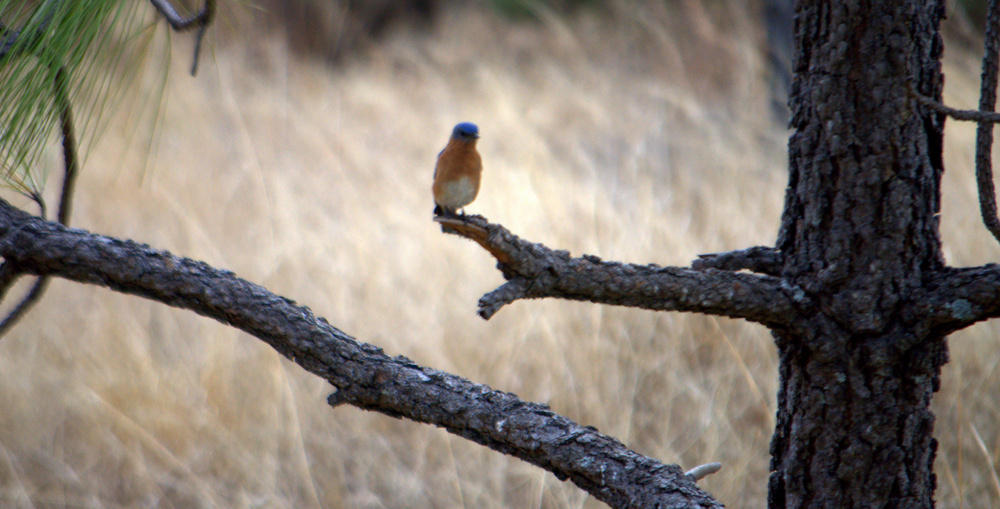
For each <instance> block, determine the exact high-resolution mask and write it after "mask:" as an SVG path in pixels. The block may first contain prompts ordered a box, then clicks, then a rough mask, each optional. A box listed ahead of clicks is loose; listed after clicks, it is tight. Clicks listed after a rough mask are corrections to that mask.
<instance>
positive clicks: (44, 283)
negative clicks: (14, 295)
mask: <svg viewBox="0 0 1000 509" xmlns="http://www.w3.org/2000/svg"><path fill="white" fill-rule="evenodd" d="M48 286H49V278H48V276H39V278H38V279H37V280H35V284H34V286H32V287H31V290H29V291H28V294H27V295H25V296H24V298H22V299H21V302H19V303H18V304H17V306H15V307H14V309H12V310H11V311H10V313H8V314H7V316H6V317H4V319H3V321H2V322H0V337H3V336H4V335H5V334H7V332H9V331H10V329H12V328H13V327H14V326H15V325H17V322H18V321H20V320H21V318H23V317H24V315H25V313H27V312H28V310H30V309H31V307H32V306H34V305H35V303H36V302H38V301H39V299H41V298H42V295H43V294H44V293H45V289H46V288H48Z"/></svg>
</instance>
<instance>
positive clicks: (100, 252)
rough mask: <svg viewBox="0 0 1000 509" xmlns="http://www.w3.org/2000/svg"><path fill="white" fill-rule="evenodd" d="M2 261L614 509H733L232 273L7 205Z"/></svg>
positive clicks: (587, 435) (643, 461) (651, 464)
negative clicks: (271, 356) (195, 330)
mask: <svg viewBox="0 0 1000 509" xmlns="http://www.w3.org/2000/svg"><path fill="white" fill-rule="evenodd" d="M0 256H3V257H4V259H6V260H7V261H9V262H11V263H14V264H16V265H17V267H18V268H19V269H20V270H24V271H25V272H27V273H31V274H36V275H39V276H57V277H62V278H65V279H69V280H72V281H77V282H81V283H89V284H96V285H101V286H106V287H108V288H111V289H113V290H116V291H119V292H123V293H128V294H132V295H138V296H141V297H145V298H148V299H152V300H156V301H158V302H162V303H164V304H168V305H171V306H175V307H179V308H183V309H188V310H191V311H194V312H196V313H198V314H201V315H204V316H208V317H210V318H214V319H216V320H218V321H220V322H223V323H227V324H230V325H232V326H234V327H237V328H239V329H241V330H243V331H245V332H247V333H249V334H252V335H254V336H256V337H257V338H260V339H261V340H263V341H265V342H267V343H268V344H269V345H271V346H272V347H274V349H276V350H277V351H278V352H280V353H281V354H282V355H284V356H286V357H288V358H290V359H292V360H293V361H295V362H296V363H298V364H299V365H301V366H302V367H303V368H305V369H306V370H308V371H310V372H312V373H314V374H316V375H319V376H321V377H323V378H324V379H326V380H327V381H329V382H330V383H331V384H333V385H334V386H335V387H336V388H337V392H336V394H335V395H334V396H332V397H331V398H330V403H331V404H341V403H348V404H351V405H354V406H357V407H359V408H363V409H366V410H374V411H378V412H381V413H384V414H386V415H390V416H393V417H405V418H408V419H412V420H414V421H417V422H423V423H429V424H434V425H436V426H440V427H443V428H445V429H447V430H448V431H449V432H451V433H454V434H456V435H459V436H462V437H465V438H468V439H469V440H472V441H475V442H477V443H479V444H482V445H485V446H487V447H490V448H492V449H494V450H496V451H499V452H503V453H505V454H510V455H513V456H516V457H518V458H520V459H523V460H525V461H528V462H530V463H533V464H535V465H538V466H540V467H542V468H544V469H546V470H548V471H550V472H552V473H554V474H555V475H556V477H558V478H559V479H564V480H565V479H570V480H572V481H573V482H574V483H575V484H576V485H577V486H579V487H581V488H582V489H584V490H586V491H588V492H589V493H590V494H592V495H593V496H594V497H596V498H598V499H600V500H602V501H604V502H606V503H608V504H609V505H611V506H613V507H722V506H721V504H719V503H718V502H716V501H715V500H714V499H712V497H711V496H710V495H708V494H707V493H705V492H704V491H702V490H701V489H700V488H698V487H697V485H696V484H695V483H694V481H693V479H692V478H691V477H688V476H686V475H685V474H684V472H682V471H681V469H680V468H679V467H678V466H676V465H665V464H663V463H661V462H659V461H657V460H655V459H652V458H648V457H645V456H642V455H640V454H637V453H635V452H633V451H630V450H629V449H628V448H626V447H625V446H624V445H623V444H622V443H621V442H619V441H617V440H615V439H614V438H612V437H609V436H606V435H603V434H601V433H600V432H598V431H597V430H596V429H594V428H592V427H585V426H581V425H579V424H577V423H575V422H573V421H571V420H570V419H567V418H566V417H562V416H560V415H557V414H555V413H554V412H552V411H551V410H550V409H549V408H548V407H547V406H545V405H540V404H536V403H528V402H525V401H523V400H521V399H519V398H517V397H516V396H515V395H513V394H509V393H504V392H500V391H495V390H492V389H490V388H489V387H486V386H483V385H478V384H474V383H472V382H470V381H468V380H466V379H463V378H460V377H457V376H455V375H451V374H448V373H444V372H441V371H437V370H434V369H430V368H424V367H421V366H418V365H416V364H414V363H413V362H412V361H410V360H409V359H406V358H405V357H395V358H391V357H389V356H387V355H386V354H385V353H384V352H382V350H381V349H379V348H377V347H375V346H372V345H368V344H364V343H359V342H357V341H356V340H355V339H354V338H352V337H350V336H348V335H347V334H345V333H343V332H341V331H340V330H338V329H336V328H335V327H333V326H332V325H330V324H329V323H327V322H326V320H324V319H322V318H318V317H316V316H315V315H314V314H313V313H312V311H310V310H309V308H307V307H301V306H298V305H296V304H295V303H294V302H292V301H291V300H288V299H286V298H283V297H280V296H278V295H275V294H273V293H271V292H269V291H267V289H265V288H263V287H261V286H258V285H255V284H253V283H250V282H248V281H245V280H243V279H240V278H238V277H236V275H235V274H233V273H231V272H228V271H224V270H219V269H215V268H212V267H210V266H208V265H206V264H204V263H202V262H197V261H193V260H189V259H186V258H179V257H177V256H174V255H172V254H170V253H167V252H164V251H156V250H154V249H152V248H150V247H149V246H146V245H140V244H137V243H135V242H132V241H125V240H119V239H115V238H111V237H105V236H101V235H95V234H91V233H88V232H86V231H83V230H78V229H69V228H66V227H65V226H63V225H60V224H58V223H55V222H50V221H45V220H43V219H40V218H37V217H32V216H30V215H28V214H27V213H25V212H23V211H21V210H19V209H16V208H14V207H12V206H11V205H10V204H8V203H7V202H6V201H3V200H0Z"/></svg>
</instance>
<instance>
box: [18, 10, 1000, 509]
mask: <svg viewBox="0 0 1000 509" xmlns="http://www.w3.org/2000/svg"><path fill="white" fill-rule="evenodd" d="M678 5H679V4H669V6H668V8H666V9H664V10H662V11H650V12H647V11H646V10H647V9H650V7H648V6H646V7H642V6H640V7H636V8H635V9H634V10H625V11H624V13H625V15H624V16H622V17H621V19H617V20H616V21H614V22H610V21H608V20H606V19H601V18H599V17H597V16H593V15H588V14H583V15H581V16H580V17H577V18H573V19H572V20H570V21H558V20H555V19H547V20H546V21H544V22H542V23H538V24H530V23H529V24H517V25H511V24H509V23H506V22H504V21H503V20H501V19H499V18H497V17H495V16H493V15H490V14H488V13H487V12H485V11H484V10H482V9H481V8H476V7H473V8H465V9H450V10H448V11H446V12H444V13H443V16H442V19H441V20H440V23H439V29H437V30H435V31H433V32H429V33H427V32H420V31H407V30H403V31H401V32H400V33H397V34H396V35H394V36H392V37H391V38H390V39H389V40H387V41H384V42H382V43H381V44H379V45H376V46H374V47H373V48H371V49H369V50H367V51H365V52H364V53H362V54H361V55H359V56H357V57H355V58H352V59H350V60H349V61H348V62H345V63H344V64H343V65H341V66H339V67H337V68H331V67H330V66H327V65H323V64H321V63H317V62H310V61H304V60H301V59H296V58H292V57H290V56H289V53H288V50H287V48H286V47H285V46H284V45H283V43H282V41H281V40H280V39H277V38H271V39H268V40H265V41H253V42H243V43H233V44H220V43H215V44H212V40H210V41H209V42H210V45H209V48H208V50H209V51H208V53H206V54H205V55H204V58H203V61H202V67H201V70H200V73H199V75H198V77H197V78H191V77H190V76H188V75H187V73H186V71H187V68H188V66H189V63H190V53H189V52H190V48H191V42H190V38H188V37H183V36H181V37H177V36H175V37H174V38H173V43H174V52H173V61H172V62H171V63H170V64H169V66H170V70H171V76H170V78H169V80H168V81H167V83H166V87H167V93H166V97H165V100H164V104H165V106H164V109H163V111H162V113H161V118H160V123H159V124H158V127H157V129H158V131H157V133H158V141H157V142H156V144H155V147H156V148H155V149H154V151H153V152H152V155H151V156H150V158H149V162H148V164H147V159H146V154H147V152H146V148H145V145H146V142H144V141H143V132H144V131H146V130H148V128H149V127H150V126H151V125H152V124H149V121H148V119H141V118H140V119H138V120H136V119H133V120H132V121H128V118H129V117H130V116H131V117H134V116H135V112H136V111H138V110H136V109H135V108H136V107H137V106H139V105H135V106H130V107H128V108H126V109H125V110H123V111H122V112H121V113H122V114H121V117H122V118H121V119H120V120H119V121H117V122H115V123H113V124H112V125H111V127H109V128H108V129H107V130H106V131H105V132H104V134H103V136H102V137H101V143H100V144H99V145H98V146H97V147H96V148H95V149H94V150H93V151H92V152H91V153H90V157H89V158H88V160H87V163H86V166H85V168H84V172H83V175H82V177H81V179H80V183H79V189H78V194H77V201H76V211H75V215H74V218H73V224H74V226H78V227H81V228H86V229H89V230H92V231H95V232H100V233H104V234H109V235H114V236H118V237H125V238H132V239H135V240H138V241H142V242H147V243H149V244H151V245H153V246H155V247H158V248H162V249H167V250H170V251H172V252H174V253H177V254H181V255H184V256H188V257H191V258H195V259H200V260H204V261H206V262H208V263H210V264H212V265H214V266H217V267H224V268H228V269H231V270H233V271H235V272H236V273H237V274H239V275H240V276H242V277H244V278H246V279H249V280H251V281H255V282H258V283H261V284H263V285H264V286H266V287H268V288H269V289H270V290H272V291H274V292H276V293H278V294H281V295H284V296H287V297H289V298H292V299H295V300H296V301H298V302H299V303H302V304H305V305H308V306H310V307H311V308H312V309H313V310H314V311H315V312H316V313H317V314H318V315H320V316H324V317H326V318H327V319H329V321H330V322H331V323H332V324H334V325H335V326H337V327H339V328H341V329H342V330H344V331H346V332H347V333H349V334H351V335H353V336H355V337H357V338H358V339H359V340H361V341H365V342H370V343H374V344H376V345H379V346H381V347H383V348H384V349H385V350H386V351H387V352H388V353H389V354H390V355H397V354H402V355H406V356H408V357H410V358H412V359H414V360H415V361H417V362H419V363H422V364H426V365H429V366H433V367H435V368H439V369H443V370H447V371H450V372H453V373H456V374H459V375H461V376H464V377H467V378H470V379H472V380H475V381H478V382H482V383H486V384H488V385H490V386H491V387H494V388H497V389H501V390H505V391H511V392H514V393H516V394H518V395H520V396H521V397H523V398H525V399H528V400H531V401H538V402H545V403H548V404H550V405H551V406H552V408H553V409H554V410H556V411H557V412H559V413H562V414H564V415H567V416H569V417H570V418H572V419H575V420H577V421H579V422H581V423H582V424H588V425H593V426H596V427H597V428H599V429H600V430H601V431H603V432H605V433H608V434H610V435H613V436H616V437H618V438H619V439H621V440H622V441H624V442H625V443H626V444H628V445H629V446H630V447H632V448H633V449H635V450H637V451H639V452H641V453H644V454H648V455H651V456H654V457H656V458H659V459H661V460H663V461H665V462H668V463H678V464H680V465H681V466H682V467H685V468H689V467H692V466H695V465H697V464H701V463H706V462H710V461H719V462H722V464H723V470H722V471H721V472H720V473H718V474H716V475H713V476H711V477H709V478H707V479H706V480H705V481H703V482H702V485H703V486H704V487H705V488H706V489H708V490H709V491H710V492H711V493H713V494H714V495H716V496H717V497H718V498H719V499H721V500H722V501H723V502H724V503H726V504H727V505H728V506H729V507H764V506H765V505H766V483H767V472H768V469H767V466H768V461H769V457H768V443H769V441H770V434H771V431H772V428H773V420H774V400H775V390H776V359H775V351H774V347H773V343H772V340H771V338H770V335H769V334H768V332H767V330H766V329H764V328H762V327H759V326H756V325H750V324H746V323H743V322H739V321H732V320H728V319H722V318H714V317H701V316H689V315H683V314H677V313H654V312H648V311H639V310H630V309H621V308H614V307H606V306H597V305H593V304H586V303H572V302H562V301H554V300H547V301H528V302H518V303H515V304H513V305H511V306H509V307H508V308H505V309H503V310H502V311H501V312H500V313H499V314H497V315H496V316H495V317H494V318H493V319H491V320H490V321H488V322H486V321H483V320H482V319H480V318H478V317H477V316H476V314H475V309H476V301H477V299H478V298H479V297H480V295H482V294H483V293H485V292H487V291H490V290H492V289H493V288H495V287H496V286H497V285H499V284H501V283H502V278H501V276H500V274H499V273H498V272H497V271H496V270H495V268H494V261H493V259H492V258H490V257H489V255H488V254H486V253H485V252H484V251H483V250H482V249H480V248H479V247H478V246H476V245H474V244H472V243H470V242H468V241H464V240H461V239H459V238H457V237H454V236H444V235H442V234H441V233H440V230H439V228H438V227H437V226H436V225H435V223H433V222H432V221H431V209H432V208H433V204H432V201H431V198H430V179H431V172H432V170H433V164H434V158H435V156H436V154H437V152H438V150H440V149H441V147H443V145H444V143H445V142H446V141H447V137H448V134H449V133H450V130H451V127H452V126H453V125H454V124H455V123H457V122H459V121H473V122H476V123H477V124H479V126H480V130H481V134H482V140H481V142H480V151H481V153H482V154H483V159H484V164H485V166H486V173H485V174H484V182H483V188H482V192H481V194H480V197H479V199H478V200H477V201H476V202H475V203H474V204H472V205H471V206H470V207H469V208H468V210H469V212H472V213H480V214H484V215H485V216H487V217H488V218H490V219H491V220H493V221H496V222H500V223H503V224H504V225H506V226H507V227H508V228H510V229H511V230H512V231H514V232H516V233H518V234H519V235H522V236H523V237H526V238H528V239H531V240H534V241H538V242H543V243H546V244H547V245H549V246H551V247H556V248H562V249H568V250H570V251H572V252H573V253H574V254H575V255H578V254H581V253H590V254H595V255H598V256H601V257H603V258H605V259H614V260H622V261H629V262H639V263H658V264H661V265H687V264H689V263H690V261H691V260H692V259H693V258H695V257H696V255H697V254H698V253H707V252H716V251H724V250H731V249H738V248H743V247H748V246H751V245H760V244H770V243H773V241H774V238H775V235H776V233H777V227H778V220H779V216H780V213H781V204H782V199H783V193H784V186H785V183H786V161H785V151H784V150H785V149H784V143H785V139H786V136H787V133H786V131H785V130H784V129H782V128H780V127H776V125H775V124H774V123H773V122H772V121H771V119H770V118H771V117H770V109H769V104H768V99H767V91H768V85H767V83H766V80H765V71H766V70H765V60H764V58H763V56H762V53H761V51H760V50H759V49H758V47H759V42H760V40H761V38H762V34H761V33H759V28H758V27H757V26H756V25H755V23H754V21H753V19H752V16H751V13H748V12H743V13H742V14H739V13H738V14H737V15H735V16H726V17H721V16H717V15H715V14H714V13H711V12H699V11H697V9H695V10H694V11H688V12H679V11H680V10H681V9H682V7H678ZM686 5H687V6H688V8H690V6H691V5H693V4H686ZM727 5H728V6H729V7H730V8H736V9H741V8H743V7H741V6H742V3H739V2H727ZM680 14H683V15H684V16H683V17H679V15H680ZM239 28H240V27H237V30H236V31H237V32H238V31H239ZM978 65H979V64H978V60H977V57H976V56H975V51H974V50H969V49H963V48H961V47H960V46H959V45H958V44H951V45H949V47H948V50H947V51H946V65H945V71H946V73H947V82H946V90H945V99H946V102H948V103H949V104H951V105H953V106H956V107H963V108H973V107H974V106H975V104H976V102H977V88H978V85H977V80H978ZM156 85H157V82H156V80H155V79H151V80H149V82H148V83H144V84H143V85H142V86H144V87H155V86H156ZM154 97H155V94H154ZM154 106H155V105H154ZM144 126H146V127H144ZM973 137H974V126H972V125H960V124H958V123H954V122H951V123H949V127H948V140H947V146H946V154H945V155H946V165H947V170H948V171H947V172H946V173H945V183H944V202H943V214H942V235H943V237H944V242H945V250H946V256H947V258H948V260H949V262H950V263H952V264H955V265H970V264H981V263H987V262H991V261H996V260H997V259H998V258H1000V249H998V246H997V244H996V242H994V241H993V240H992V239H991V238H990V237H989V236H988V234H987V233H986V230H985V228H983V226H982V224H981V221H980V220H979V218H978V215H977V214H978V207H977V205H976V199H975V187H974V179H973V177H972V171H973V170H972V168H973V166H972V160H973V148H972V140H973ZM55 154H56V152H55V150H54V149H53V155H52V157H51V159H52V161H53V164H55V163H54V161H55V160H56V159H55V158H56V156H55ZM56 168H58V166H56ZM53 173H54V174H56V173H57V171H56V170H53ZM53 180H54V179H53ZM50 187H53V188H54V187H55V186H54V185H52V186H50ZM49 191H50V194H51V192H52V191H53V189H50V190H49ZM17 203H20V204H24V205H25V206H26V207H27V203H26V202H25V200H23V199H19V200H18V201H17ZM8 305H9V304H8ZM950 344H951V355H952V361H951V362H950V363H949V364H948V365H947V366H945V368H944V380H943V387H942V390H941V393H940V394H938V396H937V398H936V400H935V411H936V412H937V415H938V423H937V427H936V436H937V437H938V439H939V440H940V442H941V447H940V450H939V454H938V459H937V464H936V468H937V472H938V484H939V488H938V492H937V499H938V500H939V507H970V508H973V507H980V508H981V507H996V506H1000V481H998V479H997V463H998V461H1000V429H998V425H997V422H998V420H1000V415H998V414H1000V403H998V400H997V397H996V395H997V394H1000V373H998V371H997V366H998V364H1000V348H998V347H1000V341H998V329H997V326H996V325H995V324H988V325H983V324H981V325H979V326H976V327H974V328H972V329H970V330H967V331H963V332H961V333H959V334H955V335H954V336H952V338H951V340H950ZM330 392H332V390H331V387H330V386H329V385H327V384H326V383H324V382H323V381H321V380H319V379H317V378H316V377H314V376H312V375H309V374H307V373H306V372H304V371H303V370H302V369H301V368H299V367H298V366H297V365H295V364H293V363H291V362H289V361H287V360H285V359H283V358H282V357H281V356H280V355H278V354H277V353H275V352H274V351H273V350H271V349H270V348H269V347H267V346H266V345H264V344H263V343H261V342H260V341H258V340H256V339H255V338H253V337H250V336H247V335H245V334H243V333H240V332H237V331H235V330H234V329H232V328H229V327H227V326H225V325H222V324H219V323H216V322H214V321H211V320H208V319H205V318H202V317H199V316H197V315H194V314H192V313H190V312H183V311H178V310H175V309H171V308H167V307H165V306H163V305H160V304H156V303H152V302H148V301H145V300H141V299H138V298H135V297H128V296H123V295H119V294H115V293H113V292H111V291H108V290H105V289H102V288H96V287H87V286H81V285H78V284H74V283H69V282H66V281H55V282H54V283H53V284H52V286H51V287H50V289H49V292H48V294H47V296H46V297H45V299H44V300H43V301H42V302H41V304H40V305H39V306H38V307H37V308H36V309H35V310H34V311H33V312H32V313H31V314H30V315H29V316H28V317H27V318H26V319H25V320H24V321H23V323H21V324H20V325H19V326H18V327H17V328H16V329H15V330H14V331H13V332H12V333H11V334H10V335H9V336H7V337H5V338H3V339H2V340H0V408H2V411H0V506H3V507H18V508H35V507H305V508H311V507H326V508H339V507H349V508H354V507H363V508H367V507H373V508H376V507H386V508H406V507H414V508H424V507H427V508H430V507H437V508H450V507H469V508H501V507H518V508H520V507H546V508H576V507H601V506H602V505H601V504H600V503H598V502H596V501H594V500H593V499H589V498H588V497H587V496H585V494H584V493H583V492H582V491H580V490H579V489H577V488H576V487H575V486H573V485H572V484H568V483H564V482H560V481H558V480H556V479H555V477H554V476H552V475H550V474H547V473H545V472H543V471H542V470H540V469H538V468H536V467H534V466H531V465H529V464H527V463H524V462H521V461H520V460H516V459H513V458H510V457H507V456H503V455H501V454H499V453H496V452H493V451H490V450H486V449H483V448H482V447H480V446H478V445H475V444H472V443H470V442H467V441H465V440H463V439H460V438H458V437H454V436H451V435H449V434H448V433H446V432H444V431H442V430H440V429H437V428H433V427H430V426H426V425H418V424H415V423H412V422H408V421H399V420H396V419H392V418H389V417H385V416H382V415H379V414H373V413H367V412H363V411H360V410H357V409H354V408H351V407H341V408H337V409H331V408H330V407H329V406H327V404H326V402H325V398H326V396H327V395H328V394H329V393H330Z"/></svg>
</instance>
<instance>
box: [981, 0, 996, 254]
mask: <svg viewBox="0 0 1000 509" xmlns="http://www.w3.org/2000/svg"><path fill="white" fill-rule="evenodd" d="M984 39H985V48H984V51H983V74H982V83H981V84H980V88H979V109H980V110H981V111H990V112H992V111H995V109H996V103H997V57H998V52H1000V0H990V2H989V7H988V10H987V15H986V35H985V37H984ZM992 149H993V124H990V123H986V122H980V123H979V128H978V129H977V130H976V183H977V184H978V187H979V212H980V214H981V215H982V216H983V223H984V224H985V225H986V229H987V230H989V231H990V233H992V234H993V237H994V238H995V239H997V241H998V242H1000V218H997V198H996V191H995V189H994V186H993V161H992V155H991V151H992Z"/></svg>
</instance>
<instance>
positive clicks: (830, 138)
mask: <svg viewBox="0 0 1000 509" xmlns="http://www.w3.org/2000/svg"><path fill="white" fill-rule="evenodd" d="M796 9H797V12H796V27H795V32H796V41H797V47H796V52H795V61H794V63H793V67H794V71H795V80H794V82H793V86H792V91H791V95H790V100H789V102H790V105H791V111H792V120H791V125H792V127H793V129H794V134H792V136H791V139H790V141H789V149H788V150H789V162H790V181H789V186H788V190H787V196H786V204H785V211H784V216H783V222H782V229H781V233H780V235H779V240H778V246H777V247H778V248H779V249H780V251H781V253H782V255H783V258H784V264H783V267H782V275H783V276H784V277H785V278H786V279H787V280H788V282H789V283H790V284H793V285H795V286H796V287H798V288H801V289H802V290H803V291H804V292H805V293H806V295H808V297H809V299H810V300H811V301H812V302H813V303H814V308H813V310H812V313H810V314H808V315H804V316H800V317H799V320H801V321H802V324H801V326H799V327H795V328H794V329H791V330H776V331H775V338H776V340H777V345H778V351H779V357H780V389H779V394H778V416H777V425H776V429H775V434H774V437H773V441H772V444H771V454H772V462H771V470H772V474H771V478H770V486H769V488H770V489H769V505H770V507H772V508H775V509H776V508H799V507H831V508H833V507H838V508H842V507H906V508H917V507H932V506H933V505H934V500H933V493H934V488H935V477H934V473H933V462H934V455H935V450H936V442H935V440H934V439H933V438H932V429H933V423H934V417H933V415H932V414H931V412H930V410H929V405H930V400H931V396H932V394H933V393H934V391H936V390H937V389H938V384H939V374H940V368H941V366H942V365H943V364H944V363H945V362H946V360H947V350H946V344H945V341H944V338H943V337H942V336H941V335H940V332H939V330H934V328H933V327H929V326H928V325H927V324H926V323H919V322H916V321H914V320H925V319H926V317H915V316H913V315H912V313H909V312H908V308H910V307H912V306H916V305H918V302H919V301H917V300H915V299H917V298H919V297H920V296H922V295H925V291H926V286H927V285H928V284H929V283H930V282H931V281H932V280H933V279H934V278H935V277H936V276H937V274H938V273H939V272H940V271H942V270H943V266H944V263H943V259H942V255H941V250H940V240H939V238H938V222H937V213H938V212H939V196H940V193H939V185H940V175H941V172H942V171H943V167H942V163H941V143H942V126H943V117H942V116H941V115H940V114H939V113H936V112H930V111H928V110H921V109H919V108H918V107H917V106H916V104H915V102H914V100H913V99H912V98H911V97H910V96H909V95H908V94H907V93H905V90H906V89H907V86H908V84H909V83H913V85H914V86H915V88H916V89H917V91H918V92H919V93H921V94H923V95H926V96H928V97H932V98H934V99H938V100H939V99H940V95H941V87H942V83H943V82H942V76H941V71H940V56H941V52H942V42H941V39H940V36H939V33H938V28H939V22H940V20H941V18H942V16H943V5H942V4H941V3H940V2H923V1H913V0H897V1H892V2H873V3H856V2H832V3H828V2H799V3H798V5H797V7H796ZM792 330H794V332H792ZM800 331H804V332H800Z"/></svg>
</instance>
